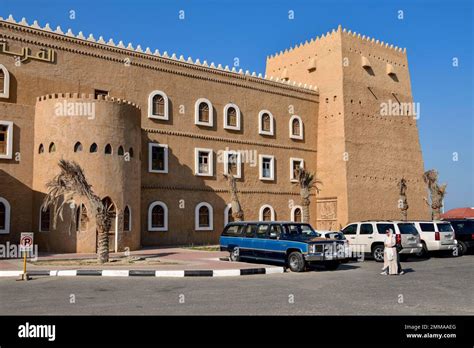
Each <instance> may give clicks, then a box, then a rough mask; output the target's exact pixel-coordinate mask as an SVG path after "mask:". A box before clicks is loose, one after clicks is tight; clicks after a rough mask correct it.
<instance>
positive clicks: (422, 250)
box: [416, 242, 428, 259]
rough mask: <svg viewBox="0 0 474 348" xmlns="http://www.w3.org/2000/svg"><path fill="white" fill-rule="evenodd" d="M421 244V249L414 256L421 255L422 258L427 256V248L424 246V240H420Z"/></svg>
mask: <svg viewBox="0 0 474 348" xmlns="http://www.w3.org/2000/svg"><path fill="white" fill-rule="evenodd" d="M421 244H422V245H423V246H422V247H421V250H420V251H419V252H417V253H416V256H418V257H421V258H423V259H425V258H428V248H426V244H425V242H421Z"/></svg>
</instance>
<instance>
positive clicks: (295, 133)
mask: <svg viewBox="0 0 474 348" xmlns="http://www.w3.org/2000/svg"><path fill="white" fill-rule="evenodd" d="M289 127H290V138H291V139H300V140H301V139H303V121H302V120H301V117H299V116H296V115H293V116H292V117H291V118H290V124H289Z"/></svg>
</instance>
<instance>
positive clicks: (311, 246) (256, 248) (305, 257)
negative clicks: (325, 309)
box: [220, 221, 350, 272]
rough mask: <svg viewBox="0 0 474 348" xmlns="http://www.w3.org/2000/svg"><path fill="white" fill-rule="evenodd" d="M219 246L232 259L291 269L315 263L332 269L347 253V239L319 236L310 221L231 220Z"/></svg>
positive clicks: (343, 260)
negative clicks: (265, 263) (266, 263)
mask: <svg viewBox="0 0 474 348" xmlns="http://www.w3.org/2000/svg"><path fill="white" fill-rule="evenodd" d="M220 249H221V251H228V252H229V255H230V260H231V261H239V260H246V259H247V260H256V261H263V262H275V263H280V264H284V265H285V266H286V267H288V268H290V269H291V271H293V272H302V271H304V270H305V269H306V267H307V266H308V265H312V264H316V263H319V264H323V265H324V266H325V267H326V268H327V269H330V270H334V269H336V268H337V267H339V264H340V263H342V262H347V260H348V259H349V256H350V255H349V245H348V243H347V241H345V240H335V239H327V238H324V237H321V235H320V234H319V233H317V232H316V231H315V230H314V229H313V228H312V227H311V225H310V224H307V223H299V222H291V221H290V222H287V221H271V222H262V221H245V222H244V221H240V222H231V223H229V224H227V226H226V227H225V228H224V231H223V232H222V235H221V237H220Z"/></svg>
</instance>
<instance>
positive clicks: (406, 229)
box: [398, 223, 418, 235]
mask: <svg viewBox="0 0 474 348" xmlns="http://www.w3.org/2000/svg"><path fill="white" fill-rule="evenodd" d="M398 229H399V230H400V234H415V235H416V234H418V231H417V230H416V227H415V225H413V224H411V223H401V224H398Z"/></svg>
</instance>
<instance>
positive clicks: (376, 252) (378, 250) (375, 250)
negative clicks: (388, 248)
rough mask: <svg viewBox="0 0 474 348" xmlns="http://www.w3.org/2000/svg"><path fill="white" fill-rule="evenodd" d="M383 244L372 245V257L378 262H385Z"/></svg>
mask: <svg viewBox="0 0 474 348" xmlns="http://www.w3.org/2000/svg"><path fill="white" fill-rule="evenodd" d="M383 249H384V246H383V244H378V245H376V246H374V247H372V257H373V258H374V260H375V261H377V262H383Z"/></svg>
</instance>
